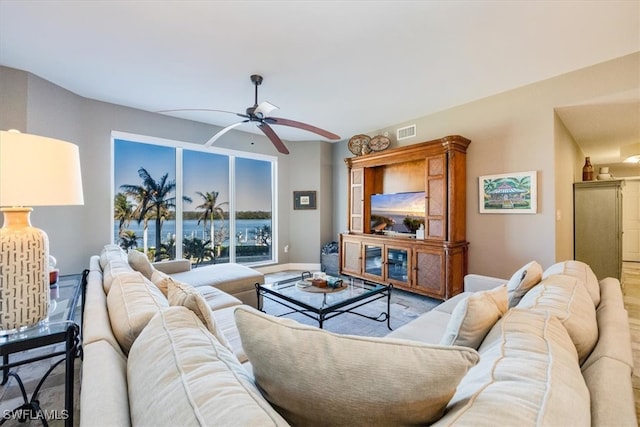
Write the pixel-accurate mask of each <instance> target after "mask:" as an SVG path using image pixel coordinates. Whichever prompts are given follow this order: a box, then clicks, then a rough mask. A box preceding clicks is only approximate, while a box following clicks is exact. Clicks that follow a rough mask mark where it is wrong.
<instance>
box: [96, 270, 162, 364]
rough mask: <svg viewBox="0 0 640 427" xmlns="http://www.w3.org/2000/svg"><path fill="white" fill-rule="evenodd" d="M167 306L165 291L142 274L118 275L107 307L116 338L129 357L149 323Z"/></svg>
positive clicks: (110, 292)
mask: <svg viewBox="0 0 640 427" xmlns="http://www.w3.org/2000/svg"><path fill="white" fill-rule="evenodd" d="M166 307H169V303H168V302H167V299H166V298H165V297H164V295H162V292H160V290H159V289H158V288H157V287H155V286H154V285H153V283H151V282H150V281H149V280H147V279H146V278H145V277H144V276H143V275H142V274H141V273H140V272H138V271H132V272H129V273H121V274H119V275H118V276H116V278H115V279H114V280H113V283H112V284H111V288H110V289H109V294H108V295H107V308H108V310H109V321H110V322H111V329H112V330H113V335H114V336H115V337H116V340H118V344H120V347H121V348H122V351H124V353H125V354H128V353H129V349H130V348H131V345H132V344H133V342H134V341H135V340H136V338H137V337H138V335H140V332H141V331H142V330H143V329H144V327H145V326H147V323H149V320H151V318H152V317H153V316H154V315H155V314H156V313H157V312H158V311H160V310H162V309H163V308H166Z"/></svg>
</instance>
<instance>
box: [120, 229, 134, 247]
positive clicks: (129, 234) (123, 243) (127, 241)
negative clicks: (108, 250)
mask: <svg viewBox="0 0 640 427" xmlns="http://www.w3.org/2000/svg"><path fill="white" fill-rule="evenodd" d="M120 247H121V248H122V249H124V250H125V251H128V250H129V249H133V248H137V247H138V236H136V232H135V231H133V230H122V231H121V232H120Z"/></svg>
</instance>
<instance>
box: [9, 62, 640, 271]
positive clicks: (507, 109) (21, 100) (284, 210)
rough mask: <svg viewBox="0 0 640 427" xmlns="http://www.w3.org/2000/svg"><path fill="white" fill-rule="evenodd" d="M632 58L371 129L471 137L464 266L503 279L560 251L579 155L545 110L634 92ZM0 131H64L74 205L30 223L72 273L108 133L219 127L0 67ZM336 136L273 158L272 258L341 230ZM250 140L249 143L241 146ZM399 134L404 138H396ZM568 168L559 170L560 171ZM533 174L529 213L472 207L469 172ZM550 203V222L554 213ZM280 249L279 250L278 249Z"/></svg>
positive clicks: (300, 257)
mask: <svg viewBox="0 0 640 427" xmlns="http://www.w3.org/2000/svg"><path fill="white" fill-rule="evenodd" d="M639 63H640V54H634V55H630V56H626V57H622V58H618V59H616V60H613V61H609V62H606V63H603V64H599V65H595V66H593V67H589V68H586V69H583V70H578V71H576V72H573V73H569V74H565V75H562V76H559V77H556V78H553V79H549V80H546V81H543V82H540V83H536V84H533V85H529V86H525V87H522V88H519V89H516V90H512V91H509V92H505V93H502V94H499V95H496V96H492V97H489V98H485V99H481V100H478V101H475V102H471V103H468V104H465V105H461V106H458V107H455V108H451V109H449V110H446V111H442V112H439V113H437V114H432V115H428V116H425V117H421V118H418V119H415V120H409V121H407V122H404V123H398V124H396V125H394V126H389V127H387V128H383V129H377V130H373V131H371V132H365V131H363V133H368V134H370V135H376V134H380V133H383V132H384V131H389V132H390V134H391V135H394V134H395V129H396V128H397V127H400V126H404V125H407V124H413V123H416V124H417V126H418V136H417V137H416V138H413V139H411V140H408V141H406V143H407V144H415V143H418V142H422V141H426V140H430V139H435V138H440V137H442V136H445V135H452V134H460V135H463V136H465V137H467V138H469V139H471V141H472V143H471V145H470V146H469V150H468V157H467V186H468V189H469V191H468V200H467V230H468V234H467V239H468V240H469V242H470V252H469V271H470V272H472V273H480V274H490V275H494V276H502V277H508V276H509V275H510V274H511V273H512V272H513V271H514V270H516V269H517V268H519V267H520V266H521V265H523V264H524V263H526V262H528V261H529V260H531V259H536V260H538V261H539V262H540V263H541V264H542V265H543V266H545V267H546V266H548V265H550V264H552V263H553V262H555V261H556V260H559V259H565V258H570V256H571V254H572V250H570V249H569V245H570V244H572V238H571V237H569V236H572V235H573V234H572V233H573V221H572V212H571V209H572V208H571V207H570V203H571V202H570V200H571V198H570V195H571V191H572V184H573V181H574V180H575V179H577V177H579V175H578V172H579V168H581V164H582V162H583V160H584V158H583V156H582V154H581V153H578V152H577V150H576V149H575V148H574V147H573V146H572V141H571V140H570V137H569V136H568V135H566V130H562V127H561V124H560V123H558V119H557V118H556V115H555V113H554V108H557V107H563V106H570V105H577V104H584V103H588V102H589V101H590V100H593V99H597V98H599V97H602V96H607V95H611V94H616V93H622V92H627V91H630V90H636V91H637V90H639V89H640V82H639V79H640V73H639V72H638V70H640V66H639ZM0 113H1V114H0V128H1V129H8V128H18V129H20V130H22V131H26V132H30V133H37V134H42V135H45V136H50V137H54V138H61V139H67V140H69V141H71V142H74V143H76V144H78V145H79V147H80V156H81V163H82V169H83V186H84V193H85V205H84V206H79V207H46V208H38V209H36V210H35V212H34V214H33V216H32V219H33V222H34V224H35V225H37V226H38V227H40V228H42V229H44V230H45V231H46V232H47V233H48V234H49V237H50V241H51V253H52V254H54V255H55V256H56V257H57V258H58V260H59V263H60V267H61V269H62V271H63V273H64V274H70V273H78V272H80V271H82V269H83V268H85V267H86V266H87V263H88V258H89V256H90V255H91V254H93V253H97V252H98V251H99V250H100V248H101V247H102V245H104V244H105V243H107V242H109V241H110V239H111V231H110V215H111V214H110V200H109V198H110V194H111V181H110V174H111V164H110V156H111V147H110V133H111V131H113V130H115V131H121V132H128V133H134V134H141V135H147V136H153V137H159V138H167V139H174V140H179V141H185V142H192V143H202V142H204V141H206V140H207V139H208V138H209V137H210V136H211V135H213V134H214V133H215V132H216V131H217V130H218V128H217V127H215V126H209V125H205V124H202V123H196V122H191V121H187V120H181V119H175V118H171V117H166V116H163V115H159V114H154V113H149V112H145V111H141V110H136V109H132V108H127V107H121V106H117V105H113V104H108V103H104V102H100V101H94V100H89V99H86V98H82V97H79V96H77V95H75V94H73V93H71V92H68V91H66V90H64V89H62V88H60V87H58V86H56V85H53V84H51V83H49V82H47V81H45V80H43V79H40V78H38V77H37V76H33V75H31V74H29V73H25V72H22V71H18V70H12V69H8V68H4V67H0ZM233 132H234V133H235V136H236V138H234V141H233V145H229V144H230V143H229V142H226V143H225V142H224V141H220V142H221V144H220V145H221V146H223V147H226V148H232V149H239V150H243V151H252V152H260V153H264V154H270V155H276V152H275V150H273V148H272V147H271V144H270V143H269V142H268V141H267V140H266V138H264V137H262V136H258V135H251V134H247V133H244V132H236V131H233ZM345 138H346V140H345V141H342V142H339V143H336V144H329V143H320V142H286V144H287V146H288V148H289V150H290V151H291V155H290V156H281V155H278V159H279V160H278V179H279V184H280V187H279V189H278V206H279V217H278V219H277V220H278V226H279V227H278V228H279V233H278V236H277V242H275V243H276V244H277V249H278V254H279V260H280V262H281V263H288V262H293V263H314V262H318V261H319V251H320V247H321V246H322V244H324V243H326V242H328V241H331V240H335V239H337V234H338V233H339V232H341V231H343V230H346V229H347V226H346V223H347V221H346V211H347V208H346V202H347V194H346V190H347V179H346V166H345V165H344V162H343V159H344V158H345V157H351V153H350V152H349V151H348V149H347V146H346V141H347V140H348V137H347V136H345ZM252 142H253V144H252ZM403 142H404V141H403ZM567 169H570V170H571V172H569V171H568V170H567ZM529 170H535V171H537V177H538V214H536V215H499V214H482V215H481V214H479V213H478V191H477V186H478V176H480V175H487V174H495V173H504V172H519V171H529ZM298 189H300V190H315V191H317V192H318V209H317V210H316V211H313V212H301V211H295V212H294V211H293V207H292V204H293V202H292V191H293V190H298ZM557 210H560V211H561V219H560V220H559V221H558V220H556V212H557ZM286 244H289V245H290V251H289V253H284V252H283V247H284V245H286Z"/></svg>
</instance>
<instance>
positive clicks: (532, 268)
mask: <svg viewBox="0 0 640 427" xmlns="http://www.w3.org/2000/svg"><path fill="white" fill-rule="evenodd" d="M540 280H542V266H541V265H540V264H538V263H537V262H536V261H531V262H529V263H527V264H525V265H524V266H523V267H522V268H520V269H519V270H518V271H516V272H515V273H513V276H511V278H510V279H509V281H508V282H507V291H508V293H509V308H511V307H515V306H516V305H518V302H520V299H521V298H522V296H523V295H524V294H526V293H527V292H528V291H529V289H531V288H533V287H534V286H535V285H537V284H538V283H539V282H540Z"/></svg>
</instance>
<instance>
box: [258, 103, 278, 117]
mask: <svg viewBox="0 0 640 427" xmlns="http://www.w3.org/2000/svg"><path fill="white" fill-rule="evenodd" d="M277 109H278V107H277V106H275V105H273V104H272V103H270V102H268V101H262V102H261V103H260V104H258V106H257V107H256V109H255V110H254V112H253V114H255V115H256V116H257V115H258V114H262V117H267V116H268V115H269V113H270V112H272V111H273V110H277Z"/></svg>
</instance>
